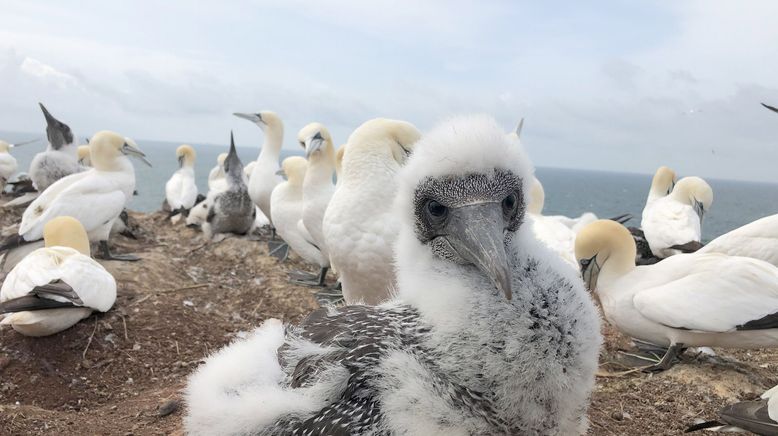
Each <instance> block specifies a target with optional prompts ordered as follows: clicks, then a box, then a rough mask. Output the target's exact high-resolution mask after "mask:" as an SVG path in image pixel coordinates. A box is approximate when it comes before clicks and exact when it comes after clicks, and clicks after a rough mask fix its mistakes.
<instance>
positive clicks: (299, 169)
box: [270, 156, 329, 265]
mask: <svg viewBox="0 0 778 436" xmlns="http://www.w3.org/2000/svg"><path fill="white" fill-rule="evenodd" d="M307 165H308V163H307V162H306V160H305V159H304V158H302V157H300V156H292V157H288V158H286V159H284V161H283V162H282V164H281V171H280V172H281V173H283V174H285V175H286V178H287V180H286V181H285V182H282V183H279V184H278V186H276V187H275V189H273V195H272V196H271V198H270V200H271V201H270V203H271V205H270V207H271V210H272V211H273V222H274V223H276V232H278V235H279V236H281V238H282V239H283V240H284V241H285V242H286V243H287V244H289V248H291V249H292V250H294V252H295V253H297V254H298V255H300V257H302V258H303V259H305V261H307V262H308V263H312V264H315V265H322V264H325V265H326V264H329V260H327V259H325V258H324V256H323V255H322V253H321V251H320V250H319V248H318V247H317V246H316V245H315V244H314V242H313V241H312V239H311V236H310V234H308V233H307V231H305V228H304V227H303V226H300V225H299V224H300V222H301V221H302V216H303V180H304V179H305V171H306V167H307Z"/></svg>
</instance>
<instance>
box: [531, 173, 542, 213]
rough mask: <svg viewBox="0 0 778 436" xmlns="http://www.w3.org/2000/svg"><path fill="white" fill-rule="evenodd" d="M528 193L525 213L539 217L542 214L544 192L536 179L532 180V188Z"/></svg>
mask: <svg viewBox="0 0 778 436" xmlns="http://www.w3.org/2000/svg"><path fill="white" fill-rule="evenodd" d="M529 189H530V191H529V204H527V212H528V213H534V214H536V215H540V213H541V212H543V205H544V204H545V201H546V191H545V190H544V189H543V185H542V184H541V183H540V180H538V179H537V178H536V177H533V178H532V186H530V188H529Z"/></svg>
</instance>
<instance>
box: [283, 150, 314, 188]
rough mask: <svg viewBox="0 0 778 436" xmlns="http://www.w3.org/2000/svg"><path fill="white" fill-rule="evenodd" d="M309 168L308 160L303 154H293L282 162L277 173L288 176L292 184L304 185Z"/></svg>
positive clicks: (287, 178)
mask: <svg viewBox="0 0 778 436" xmlns="http://www.w3.org/2000/svg"><path fill="white" fill-rule="evenodd" d="M307 168H308V161H306V160H305V158H303V157H301V156H291V157H288V158H286V159H284V161H283V162H281V169H280V170H278V172H277V173H276V174H278V175H279V176H284V177H286V180H287V181H288V183H289V184H290V185H294V186H302V184H303V180H304V179H305V171H306V170H307Z"/></svg>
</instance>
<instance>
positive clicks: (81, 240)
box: [43, 216, 89, 256]
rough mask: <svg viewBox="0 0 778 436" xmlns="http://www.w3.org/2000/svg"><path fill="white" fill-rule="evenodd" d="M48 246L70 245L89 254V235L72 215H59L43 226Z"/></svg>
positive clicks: (44, 237) (44, 239)
mask: <svg viewBox="0 0 778 436" xmlns="http://www.w3.org/2000/svg"><path fill="white" fill-rule="evenodd" d="M43 241H44V243H45V245H46V247H70V248H72V249H74V250H78V251H79V252H80V253H81V254H83V255H85V256H89V237H88V236H87V234H86V230H84V226H83V225H81V223H80V222H79V221H78V220H77V219H75V218H73V217H70V216H58V217H56V218H54V219H53V220H51V221H49V222H47V223H46V225H45V226H43Z"/></svg>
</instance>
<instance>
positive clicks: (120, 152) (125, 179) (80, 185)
mask: <svg viewBox="0 0 778 436" xmlns="http://www.w3.org/2000/svg"><path fill="white" fill-rule="evenodd" d="M89 148H90V151H91V157H92V168H91V169H89V170H87V171H83V172H80V173H76V174H71V175H69V176H66V177H63V178H61V179H60V180H58V181H56V182H54V184H52V185H51V186H49V187H48V189H46V190H45V191H43V192H42V193H41V194H40V195H39V196H38V198H36V199H35V201H33V202H32V203H31V204H30V205H29V206H28V207H27V209H26V210H25V211H24V214H22V223H21V225H20V226H19V232H18V234H17V235H15V236H13V237H11V238H10V239H9V240H7V241H5V242H4V243H3V245H2V247H0V251H1V250H7V249H12V248H16V247H19V246H21V245H24V244H26V243H29V242H33V241H38V240H40V239H41V238H43V227H44V226H45V225H46V223H48V222H49V221H51V220H52V219H54V218H56V217H58V216H72V217H74V218H76V219H77V220H79V221H80V222H81V224H82V225H83V226H84V228H85V229H86V232H87V234H88V235H89V240H90V241H92V242H99V244H100V250H99V253H98V257H100V258H102V259H107V260H138V259H139V258H138V257H136V256H132V255H116V254H112V253H111V252H110V250H109V248H108V236H109V233H110V230H111V226H112V225H113V222H114V220H115V219H116V218H117V217H118V216H119V214H121V212H122V210H123V209H124V206H125V204H127V202H128V201H129V200H130V199H131V198H132V193H133V191H134V190H135V170H134V169H133V167H132V163H130V161H129V159H128V158H127V156H133V157H137V158H139V159H141V160H142V161H143V162H144V163H146V164H147V165H149V166H151V164H150V163H149V162H148V161H147V160H146V159H145V154H143V152H142V151H141V150H140V149H139V148H138V146H137V145H136V144H135V142H134V141H133V140H131V139H129V138H125V137H122V136H121V135H119V134H117V133H114V132H110V131H107V130H104V131H101V132H98V133H96V134H95V136H94V137H93V138H92V141H91V143H90V144H89Z"/></svg>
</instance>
